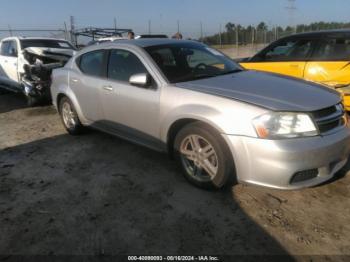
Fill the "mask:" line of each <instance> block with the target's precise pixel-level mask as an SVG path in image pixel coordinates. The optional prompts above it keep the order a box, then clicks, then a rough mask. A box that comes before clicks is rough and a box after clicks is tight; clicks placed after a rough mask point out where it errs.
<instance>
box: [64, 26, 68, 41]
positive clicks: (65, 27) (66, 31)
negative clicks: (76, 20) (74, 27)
mask: <svg viewBox="0 0 350 262" xmlns="http://www.w3.org/2000/svg"><path fill="white" fill-rule="evenodd" d="M64 38H65V39H66V40H69V39H68V29H67V24H66V22H64Z"/></svg>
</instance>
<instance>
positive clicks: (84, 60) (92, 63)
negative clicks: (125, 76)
mask: <svg viewBox="0 0 350 262" xmlns="http://www.w3.org/2000/svg"><path fill="white" fill-rule="evenodd" d="M104 57H105V51H104V50H97V51H92V52H89V53H85V54H83V55H81V56H80V58H79V62H78V63H79V68H80V70H81V71H82V72H83V73H84V74H86V75H90V76H97V77H103V76H104V72H105V70H104Z"/></svg>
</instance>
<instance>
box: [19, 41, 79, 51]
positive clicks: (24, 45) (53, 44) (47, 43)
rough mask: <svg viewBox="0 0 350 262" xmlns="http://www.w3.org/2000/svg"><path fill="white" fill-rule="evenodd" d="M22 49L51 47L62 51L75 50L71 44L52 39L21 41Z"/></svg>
mask: <svg viewBox="0 0 350 262" xmlns="http://www.w3.org/2000/svg"><path fill="white" fill-rule="evenodd" d="M21 47H22V49H24V48H27V47H49V48H61V49H75V48H74V47H73V46H72V45H71V44H70V43H68V42H66V41H60V40H52V39H24V40H21Z"/></svg>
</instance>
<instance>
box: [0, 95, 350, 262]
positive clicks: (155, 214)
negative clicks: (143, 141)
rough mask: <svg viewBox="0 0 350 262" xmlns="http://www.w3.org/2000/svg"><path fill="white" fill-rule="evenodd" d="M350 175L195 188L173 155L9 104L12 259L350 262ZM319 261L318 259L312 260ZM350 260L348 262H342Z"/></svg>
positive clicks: (2, 143)
mask: <svg viewBox="0 0 350 262" xmlns="http://www.w3.org/2000/svg"><path fill="white" fill-rule="evenodd" d="M349 170H350V164H348V165H347V166H346V167H345V168H344V169H343V170H342V171H341V172H340V173H339V174H338V176H337V178H336V179H335V181H332V182H331V183H327V184H325V185H322V186H319V187H315V188H311V189H305V190H301V191H278V190H271V189H264V188H258V187H252V186H244V185H237V186H235V187H233V188H232V189H229V190H225V191H216V192H211V191H203V190H200V189H197V188H195V187H193V186H191V185H189V184H188V183H187V182H186V180H185V179H184V178H183V177H182V175H181V174H180V172H179V171H178V169H177V168H176V166H175V163H174V162H173V161H172V160H170V159H169V158H168V157H167V155H164V154H160V153H157V152H153V151H151V150H149V149H147V148H143V147H141V146H137V145H134V144H131V143H129V142H126V141H123V140H121V139H119V138H115V137H112V136H109V135H106V134H103V133H100V132H97V131H91V132H89V133H88V134H85V135H83V136H80V137H72V136H69V135H68V134H66V132H65V131H64V129H63V127H62V124H61V122H60V120H59V117H58V115H57V114H56V112H55V110H54V109H53V108H52V107H51V106H46V107H36V108H26V106H25V102H24V100H23V98H22V97H20V96H16V95H13V94H2V95H0V254H8V255H9V254H12V255H13V254H21V255H34V254H36V255H38V254H40V255H45V254H56V255H71V254H75V255H80V254H85V255H114V254H149V255H150V254H155V255H156V254H226V255H245V254H249V255H262V254H269V255H276V254H282V255H284V254H289V255H292V256H293V257H294V258H295V259H297V260H298V259H305V258H306V259H308V257H307V256H310V255H325V257H323V258H324V259H325V260H328V261H329V260H343V261H346V260H347V259H346V257H345V256H344V255H350V223H349V221H350V176H349V175H348V176H346V173H349V174H350V172H348V171H349ZM300 255H307V256H300ZM335 255H338V256H335ZM340 255H343V256H340Z"/></svg>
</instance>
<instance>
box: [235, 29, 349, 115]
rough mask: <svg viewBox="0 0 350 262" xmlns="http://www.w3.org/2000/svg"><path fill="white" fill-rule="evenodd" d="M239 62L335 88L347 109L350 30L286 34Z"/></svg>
mask: <svg viewBox="0 0 350 262" xmlns="http://www.w3.org/2000/svg"><path fill="white" fill-rule="evenodd" d="M240 64H241V65H242V66H243V67H244V68H246V69H254V70H261V71H267V72H273V73H279V74H284V75H289V76H293V77H298V78H303V79H305V80H309V81H313V82H317V83H321V84H324V85H327V86H329V87H331V88H335V89H336V90H338V91H339V92H341V93H342V94H343V96H344V105H345V108H346V110H347V111H348V112H349V111H350V30H333V31H321V32H312V33H302V34H296V35H292V36H288V37H285V38H282V39H280V40H277V41H276V42H274V43H272V44H271V45H269V46H268V47H266V48H265V49H263V50H262V51H260V52H259V53H257V54H256V55H255V56H253V57H251V58H247V59H243V60H241V62H240Z"/></svg>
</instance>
